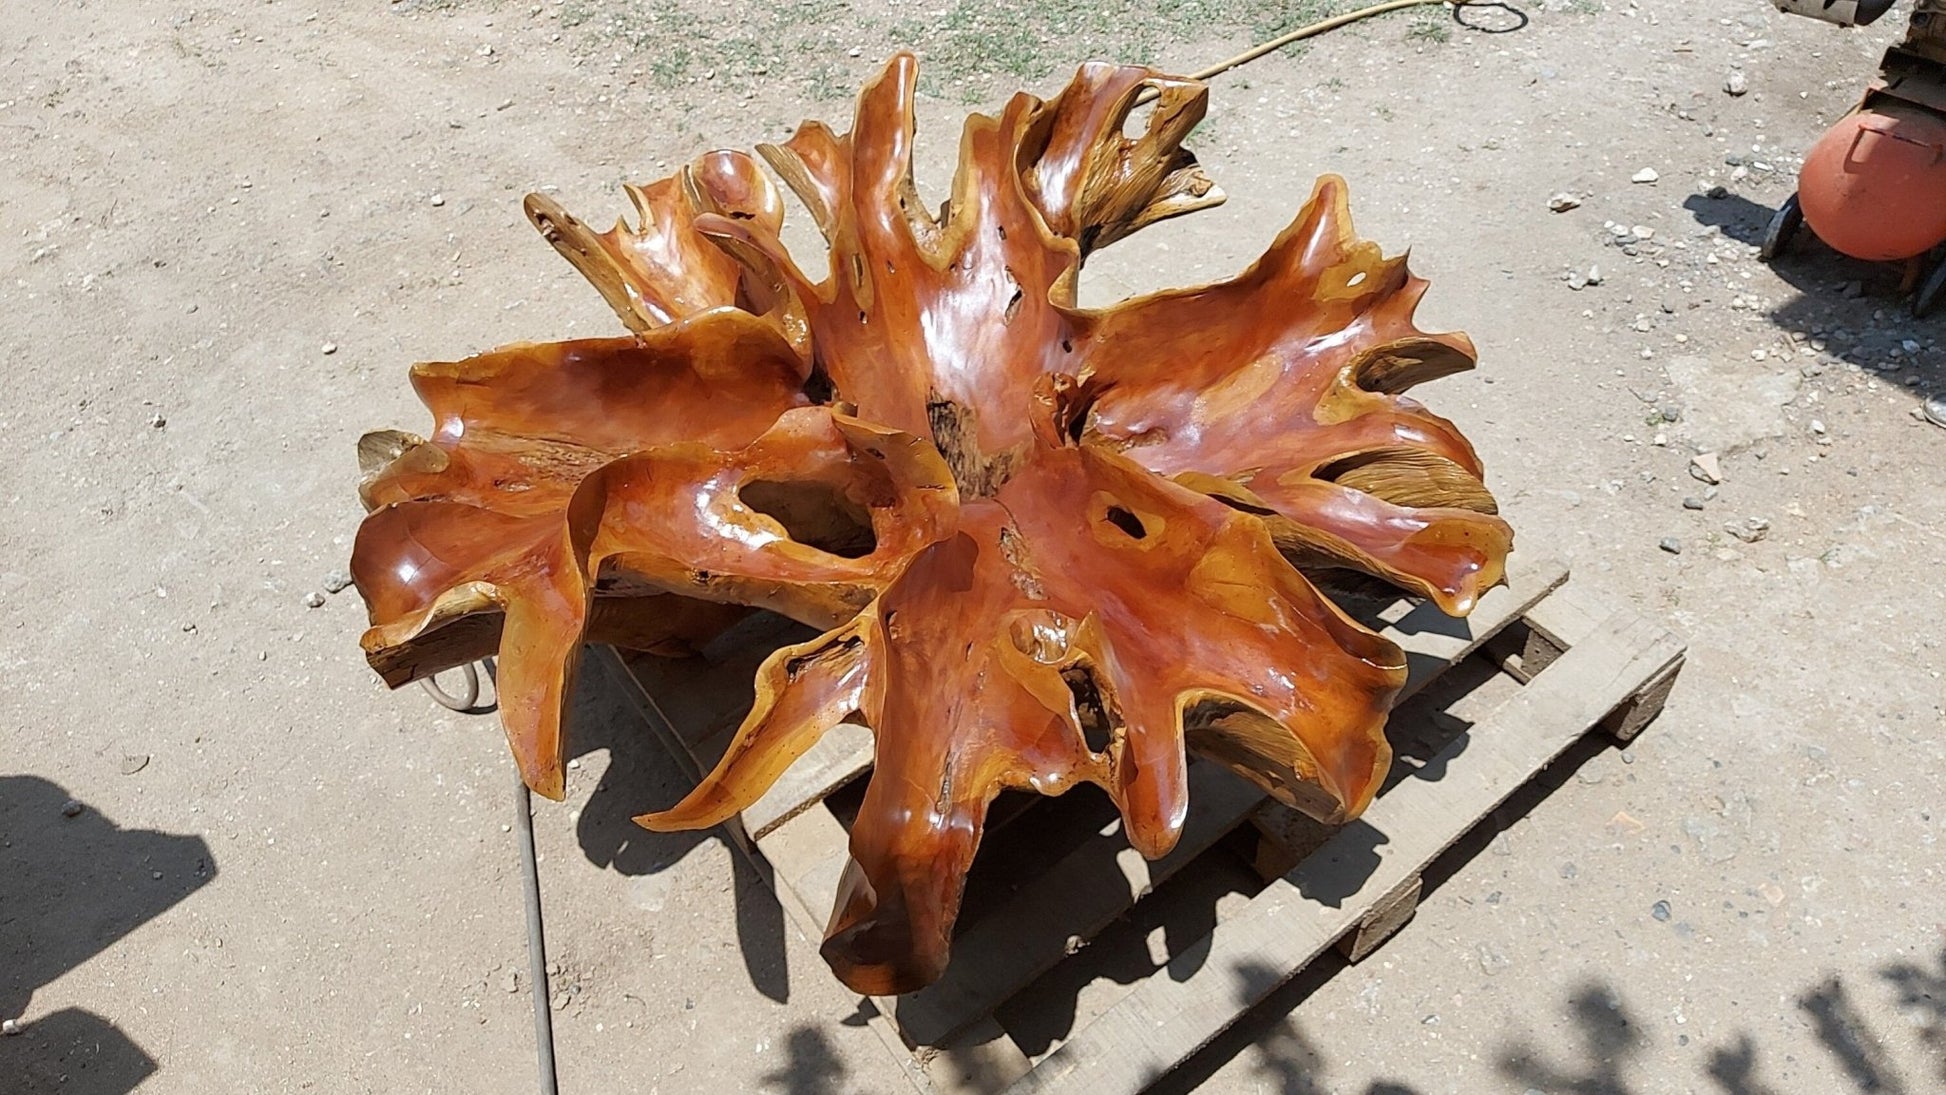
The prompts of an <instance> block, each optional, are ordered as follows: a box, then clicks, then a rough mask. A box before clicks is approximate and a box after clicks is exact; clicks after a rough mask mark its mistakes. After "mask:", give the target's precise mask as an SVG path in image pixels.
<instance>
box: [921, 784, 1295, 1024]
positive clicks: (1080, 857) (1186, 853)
mask: <svg viewBox="0 0 1946 1095" xmlns="http://www.w3.org/2000/svg"><path fill="white" fill-rule="evenodd" d="M1262 799H1263V792H1262V791H1260V790H1258V789H1257V788H1256V787H1255V786H1254V785H1252V784H1250V783H1247V782H1245V781H1244V780H1243V779H1241V778H1240V777H1238V776H1235V775H1232V774H1231V773H1229V772H1228V771H1225V770H1224V769H1222V768H1219V767H1217V766H1216V765H1214V764H1203V763H1199V764H1194V765H1191V766H1190V769H1189V802H1190V810H1189V817H1188V818H1187V820H1186V821H1185V822H1184V823H1183V831H1182V837H1181V839H1180V840H1178V841H1177V843H1176V847H1175V850H1174V851H1172V852H1170V853H1169V854H1168V855H1166V856H1164V857H1162V858H1161V859H1158V860H1156V861H1154V862H1150V861H1148V860H1146V859H1143V858H1142V855H1141V853H1140V852H1137V851H1136V850H1135V849H1133V848H1131V847H1129V846H1128V843H1127V842H1126V841H1125V840H1124V839H1123V838H1122V833H1121V823H1120V821H1119V820H1117V821H1116V822H1114V823H1113V824H1111V825H1109V826H1108V827H1107V828H1105V829H1103V830H1102V832H1101V833H1100V834H1099V839H1091V840H1089V841H1087V842H1086V843H1084V844H1082V845H1081V846H1080V847H1079V848H1076V849H1075V850H1074V851H1073V852H1071V853H1069V854H1068V855H1067V856H1066V857H1065V858H1063V859H1062V860H1061V861H1060V862H1059V863H1058V864H1056V865H1055V866H1054V867H1053V868H1052V869H1051V870H1048V871H1046V872H1044V873H1043V874H1041V875H1040V876H1039V877H1038V878H1035V879H1033V880H1032V881H1030V882H1029V883H1027V884H1026V885H1025V886H1023V887H1022V888H1021V889H1020V890H1019V892H1017V893H1015V894H1014V895H1013V896H1012V897H1010V898H1009V899H1008V900H1007V901H1006V902H1005V903H1004V904H1002V905H1001V906H1000V907H998V908H996V909H994V910H993V911H992V912H990V913H989V914H988V915H986V916H984V917H982V918H981V919H980V921H979V922H978V923H976V924H973V925H971V926H969V927H968V928H966V930H964V931H962V932H961V933H960V934H959V935H958V937H957V938H955V939H954V940H953V961H952V964H951V965H949V966H947V968H946V973H945V975H944V976H942V977H941V978H940V979H939V980H938V981H935V982H934V983H932V984H931V985H928V986H927V987H925V988H923V989H921V990H919V991H918V992H914V993H908V994H906V995H904V996H901V997H899V998H898V999H896V1000H895V1001H893V1003H892V1017H893V1019H894V1020H896V1021H897V1023H898V1024H899V1029H900V1030H901V1031H903V1032H904V1033H905V1036H906V1039H907V1040H908V1041H910V1042H912V1043H913V1044H915V1045H930V1044H934V1043H937V1042H941V1041H944V1040H945V1039H947V1038H949V1037H950V1036H951V1035H952V1034H954V1033H955V1032H956V1031H958V1030H959V1029H960V1028H961V1027H964V1026H966V1025H967V1024H969V1023H971V1022H973V1021H974V1020H975V1019H978V1018H979V1017H980V1016H983V1015H986V1014H987V1013H989V1012H991V1011H992V1010H993V1009H994V1007H996V1006H997V1005H999V1003H1000V1002H1001V1001H1003V1000H1005V999H1006V998H1007V997H1009V996H1012V995H1013V994H1014V993H1016V992H1018V991H1020V990H1021V989H1022V988H1024V987H1026V985H1027V984H1028V983H1029V982H1031V981H1032V980H1033V979H1034V978H1035V977H1038V976H1039V975H1040V974H1042V973H1043V972H1045V971H1046V970H1047V969H1049V968H1050V967H1052V966H1053V965H1054V964H1055V963H1056V962H1059V961H1060V960H1061V959H1062V958H1064V957H1066V956H1067V955H1069V954H1071V953H1073V951H1074V950H1075V949H1076V948H1078V947H1080V946H1082V945H1084V944H1086V943H1087V941H1088V940H1090V939H1092V938H1094V936H1095V933H1097V932H1099V931H1100V930H1101V929H1102V927H1103V925H1105V924H1107V923H1108V922H1109V921H1111V920H1113V919H1115V918H1116V917H1117V916H1120V915H1121V914H1122V913H1123V912H1125V911H1127V910H1128V907H1129V906H1130V905H1133V904H1135V902H1137V901H1139V900H1141V898H1142V897H1143V895H1145V894H1147V893H1149V892H1150V891H1151V890H1153V889H1155V887H1157V886H1159V885H1161V884H1162V883H1163V882H1164V881H1166V880H1167V879H1168V878H1169V877H1170V876H1171V875H1173V874H1175V873H1176V872H1177V871H1178V870H1181V869H1182V867H1183V866H1184V865H1186V864H1187V863H1188V862H1189V861H1190V860H1192V859H1194V858H1196V857H1197V856H1199V855H1201V854H1203V853H1204V852H1205V851H1208V850H1209V848H1210V846H1211V845H1213V844H1215V843H1216V842H1217V841H1218V840H1221V839H1222V838H1223V835H1224V834H1225V833H1228V832H1229V831H1230V830H1231V829H1234V828H1236V826H1237V825H1238V824H1239V823H1240V822H1241V821H1242V820H1243V819H1244V817H1245V816H1247V815H1248V814H1249V812H1250V810H1251V808H1252V807H1254V806H1255V805H1256V804H1257V803H1258V802H1259V801H1261V800H1262Z"/></svg>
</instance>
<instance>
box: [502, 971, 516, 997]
mask: <svg viewBox="0 0 1946 1095" xmlns="http://www.w3.org/2000/svg"><path fill="white" fill-rule="evenodd" d="M500 988H501V990H502V991H504V992H519V991H520V974H518V973H515V972H514V971H513V970H508V971H507V975H506V976H505V977H502V978H501V979H500Z"/></svg>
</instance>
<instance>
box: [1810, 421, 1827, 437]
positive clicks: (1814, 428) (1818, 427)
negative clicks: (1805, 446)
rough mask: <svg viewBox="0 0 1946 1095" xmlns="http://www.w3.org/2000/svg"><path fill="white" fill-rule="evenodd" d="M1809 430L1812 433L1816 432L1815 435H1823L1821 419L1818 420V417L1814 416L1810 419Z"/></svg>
mask: <svg viewBox="0 0 1946 1095" xmlns="http://www.w3.org/2000/svg"><path fill="white" fill-rule="evenodd" d="M1811 432H1812V433H1815V434H1817V435H1819V436H1823V435H1824V423H1823V422H1822V421H1820V420H1818V419H1816V418H1813V419H1812V420H1811Z"/></svg>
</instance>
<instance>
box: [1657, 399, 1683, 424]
mask: <svg viewBox="0 0 1946 1095" xmlns="http://www.w3.org/2000/svg"><path fill="white" fill-rule="evenodd" d="M1656 413H1657V414H1660V415H1661V416H1662V420H1663V421H1664V422H1681V421H1682V408H1681V407H1678V406H1676V405H1675V404H1674V403H1664V404H1663V405H1662V406H1660V407H1657V408H1656Z"/></svg>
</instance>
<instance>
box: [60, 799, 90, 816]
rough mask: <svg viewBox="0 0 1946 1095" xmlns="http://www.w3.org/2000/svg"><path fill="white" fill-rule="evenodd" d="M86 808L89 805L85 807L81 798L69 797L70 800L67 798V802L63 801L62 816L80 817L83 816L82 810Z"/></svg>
mask: <svg viewBox="0 0 1946 1095" xmlns="http://www.w3.org/2000/svg"><path fill="white" fill-rule="evenodd" d="M85 809H87V807H85V806H83V805H81V801H80V800H79V799H72V798H71V799H69V800H67V801H66V802H63V803H61V816H62V817H80V816H81V811H83V810H85Z"/></svg>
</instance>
